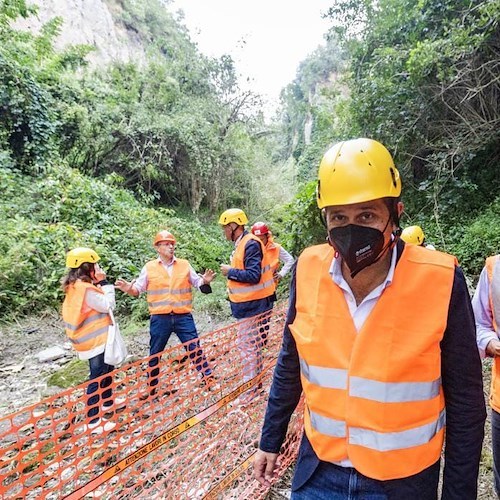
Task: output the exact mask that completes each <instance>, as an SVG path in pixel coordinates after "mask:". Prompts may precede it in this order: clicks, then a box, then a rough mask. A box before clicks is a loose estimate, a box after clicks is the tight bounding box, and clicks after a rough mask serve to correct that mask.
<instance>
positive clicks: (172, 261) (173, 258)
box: [156, 255, 177, 266]
mask: <svg viewBox="0 0 500 500" xmlns="http://www.w3.org/2000/svg"><path fill="white" fill-rule="evenodd" d="M156 260H157V261H158V262H159V263H160V264H162V265H164V266H172V265H174V264H175V261H176V260H177V258H176V257H175V255H174V256H173V257H172V260H171V261H170V264H165V263H164V262H163V261H162V260H161V258H160V257H158V258H157V259H156Z"/></svg>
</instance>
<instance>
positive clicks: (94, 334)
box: [69, 325, 108, 344]
mask: <svg viewBox="0 0 500 500" xmlns="http://www.w3.org/2000/svg"><path fill="white" fill-rule="evenodd" d="M107 332H108V325H106V326H103V327H102V328H99V330H96V331H95V332H90V333H87V335H84V336H83V337H79V338H77V339H69V340H70V342H71V343H73V344H83V343H84V342H87V340H90V339H93V338H95V337H99V335H102V334H103V333H107Z"/></svg>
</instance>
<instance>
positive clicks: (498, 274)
mask: <svg viewBox="0 0 500 500" xmlns="http://www.w3.org/2000/svg"><path fill="white" fill-rule="evenodd" d="M490 298H491V303H492V307H493V318H494V319H495V323H496V325H497V328H500V325H499V323H500V265H499V260H498V259H495V261H494V262H493V272H492V273H491V283H490ZM497 333H498V332H497Z"/></svg>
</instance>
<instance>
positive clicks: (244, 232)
mask: <svg viewBox="0 0 500 500" xmlns="http://www.w3.org/2000/svg"><path fill="white" fill-rule="evenodd" d="M247 234H248V231H246V230H245V231H243V232H242V233H241V234H240V235H239V236H238V237H237V238H236V239H235V240H234V246H237V245H238V243H239V242H240V241H241V239H242V238H243V236H245V235H247Z"/></svg>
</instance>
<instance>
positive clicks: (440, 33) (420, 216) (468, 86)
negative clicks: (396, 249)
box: [284, 0, 500, 276]
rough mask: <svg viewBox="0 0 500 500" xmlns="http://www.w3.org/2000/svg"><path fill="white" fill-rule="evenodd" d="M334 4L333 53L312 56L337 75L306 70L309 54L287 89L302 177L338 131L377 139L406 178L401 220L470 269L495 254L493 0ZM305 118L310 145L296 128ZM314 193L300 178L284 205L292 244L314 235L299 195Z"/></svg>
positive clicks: (499, 149)
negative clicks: (309, 124) (416, 227)
mask: <svg viewBox="0 0 500 500" xmlns="http://www.w3.org/2000/svg"><path fill="white" fill-rule="evenodd" d="M332 4H333V5H332V7H331V8H330V10H329V12H328V16H329V18H330V19H331V21H332V29H331V31H330V33H329V37H330V43H332V42H334V41H335V40H338V43H339V44H340V49H339V48H338V45H337V50H335V49H334V48H333V47H332V48H331V49H330V51H329V55H330V59H328V58H325V57H322V56H321V53H318V55H317V56H315V55H314V54H313V55H312V59H313V60H314V59H316V64H317V65H320V64H323V63H325V64H330V68H331V71H333V72H334V73H330V74H328V73H327V75H328V78H325V74H324V72H323V71H320V70H318V71H314V72H313V74H312V75H311V73H310V68H313V67H314V65H313V64H312V61H309V63H308V64H306V65H303V66H302V67H301V68H300V69H299V73H298V75H297V78H296V80H295V82H293V83H292V84H290V85H289V86H288V88H287V90H286V91H285V93H284V104H285V108H284V109H285V112H286V116H288V117H289V119H288V122H287V123H292V124H295V126H294V128H293V134H291V133H288V135H287V137H289V138H292V137H297V136H299V137H301V139H299V140H295V141H294V142H293V143H291V144H292V145H293V146H294V147H292V148H291V149H290V152H291V153H292V154H293V155H294V156H295V157H297V158H298V164H299V166H300V173H301V175H302V177H303V178H304V180H306V181H307V180H308V179H312V178H314V174H315V170H316V168H317V164H318V161H319V159H320V158H321V154H322V152H323V151H324V150H325V149H326V147H327V146H328V145H329V144H331V143H333V142H335V141H337V140H339V139H345V138H350V137H357V136H367V137H372V138H375V139H378V140H380V141H381V142H383V143H384V144H385V145H386V146H388V147H389V149H390V150H391V151H393V152H394V153H395V157H396V161H397V165H398V167H399V169H400V171H401V173H402V175H403V185H404V196H403V201H404V202H405V204H406V214H405V216H404V217H403V219H402V224H403V225H410V224H421V225H422V226H423V227H424V230H425V232H426V234H427V237H428V240H429V241H431V242H433V243H435V245H436V246H437V247H438V249H441V250H445V251H451V252H454V253H456V254H457V255H458V256H459V257H460V262H461V263H462V265H463V266H464V269H465V270H466V272H468V273H469V274H470V275H472V276H477V274H478V273H479V271H480V269H481V266H482V265H483V263H484V257H485V256H487V255H489V254H491V253H497V252H498V251H499V250H500V247H499V244H498V243H499V238H498V232H499V231H498V229H497V228H498V227H499V222H500V214H499V211H498V208H499V204H498V192H499V187H500V177H499V176H498V158H499V153H500V127H499V126H498V124H499V120H500V110H499V108H498V95H499V90H500V88H499V80H498V71H497V68H498V65H499V63H500V60H499V55H498V54H499V52H498V43H499V36H500V29H499V19H500V17H499V15H498V14H499V12H500V2H499V1H498V0H482V1H478V2H468V1H463V0H444V1H442V2H433V1H430V0H422V1H418V2H414V1H408V0H382V1H372V0H366V1H362V2H361V1H360V2H352V1H350V0H345V1H344V0H340V1H338V2H335V3H333V2H332ZM327 47H329V45H327ZM340 55H342V58H343V59H340V58H339V57H340ZM334 56H335V57H336V59H334ZM304 85H305V86H304ZM298 89H300V92H299V91H298ZM314 89H316V90H314ZM318 89H319V90H318ZM311 96H312V97H311ZM310 115H312V117H313V127H312V132H310V134H309V135H310V137H311V139H310V141H309V143H308V144H307V140H306V134H305V133H304V128H302V130H301V128H300V124H301V123H304V122H305V121H306V120H307V117H308V116H310ZM303 144H305V147H304V146H303ZM304 160H306V161H304ZM311 191H312V189H311V186H310V185H308V184H305V185H304V187H302V188H301V192H300V194H299V196H298V203H295V202H294V203H293V205H291V206H290V207H289V209H288V210H286V211H285V212H286V213H288V214H290V215H291V217H290V218H288V219H287V221H286V225H287V227H288V228H289V231H288V232H291V233H293V235H292V238H291V240H290V241H291V244H293V245H295V243H296V242H303V241H306V242H309V240H310V239H311V237H314V239H316V240H317V241H319V238H320V237H321V234H322V232H321V231H319V234H315V232H314V231H313V230H312V228H311V229H309V228H310V227H311V225H312V222H311V221H312V220H313V216H312V214H311V211H314V210H315V208H314V204H313V203H311V204H309V205H308V204H307V203H304V200H307V199H309V198H308V197H309V195H310V193H311ZM304 219H305V221H306V224H305V225H301V224H300V223H298V221H301V220H304ZM314 227H315V228H316V230H317V228H318V225H315V226H314ZM304 236H305V239H304Z"/></svg>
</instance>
